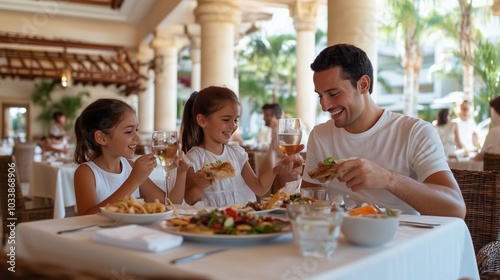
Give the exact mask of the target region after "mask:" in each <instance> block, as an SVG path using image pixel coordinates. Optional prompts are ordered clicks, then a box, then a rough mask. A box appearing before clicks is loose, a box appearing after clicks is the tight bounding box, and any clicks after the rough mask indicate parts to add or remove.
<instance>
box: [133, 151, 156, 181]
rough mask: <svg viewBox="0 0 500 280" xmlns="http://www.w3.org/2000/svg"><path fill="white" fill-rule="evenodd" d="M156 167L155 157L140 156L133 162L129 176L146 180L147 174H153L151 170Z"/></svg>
mask: <svg viewBox="0 0 500 280" xmlns="http://www.w3.org/2000/svg"><path fill="white" fill-rule="evenodd" d="M156 166H157V162H156V157H155V156H154V155H153V154H147V155H143V156H140V157H139V158H137V159H136V160H135V162H134V166H133V167H132V173H131V174H130V176H132V175H133V176H136V177H137V178H141V179H144V180H146V179H147V178H148V176H149V174H151V172H153V170H154V169H155V168H156Z"/></svg>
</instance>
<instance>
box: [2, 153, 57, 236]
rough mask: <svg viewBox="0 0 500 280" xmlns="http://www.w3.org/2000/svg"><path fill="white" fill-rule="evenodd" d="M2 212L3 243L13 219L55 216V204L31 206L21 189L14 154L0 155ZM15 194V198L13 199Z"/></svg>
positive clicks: (33, 219)
mask: <svg viewBox="0 0 500 280" xmlns="http://www.w3.org/2000/svg"><path fill="white" fill-rule="evenodd" d="M0 170H2V172H0V207H1V210H0V213H1V215H2V228H3V231H2V245H5V242H6V241H7V237H8V236H9V235H10V232H8V230H9V228H8V227H7V226H8V225H9V224H10V223H12V222H13V221H12V220H10V219H9V220H8V218H14V217H15V218H17V220H15V223H16V224H18V223H22V222H29V221H37V220H44V219H52V218H53V217H54V206H53V205H40V206H38V207H36V208H35V205H34V204H33V208H31V207H29V203H27V202H26V198H25V197H24V196H23V194H22V191H21V184H20V180H19V171H18V167H17V162H16V158H15V156H13V155H9V156H0ZM12 195H14V199H12Z"/></svg>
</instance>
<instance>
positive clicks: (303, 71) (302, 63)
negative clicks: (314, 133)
mask: <svg viewBox="0 0 500 280" xmlns="http://www.w3.org/2000/svg"><path fill="white" fill-rule="evenodd" d="M317 12H318V3H317V2H316V1H305V0H297V2H295V5H294V6H291V7H290V14H291V16H292V17H293V20H294V26H295V30H296V31H297V51H296V52H297V66H296V70H295V71H296V75H297V77H296V79H297V80H296V88H297V102H296V107H297V108H296V110H297V117H299V118H302V121H303V122H304V124H305V125H306V126H307V128H308V129H309V130H311V129H312V128H313V127H314V125H315V124H316V107H317V106H318V99H317V98H313V97H316V93H314V83H313V71H312V70H311V67H310V65H311V63H312V62H313V60H314V58H315V53H314V52H315V33H316V17H317Z"/></svg>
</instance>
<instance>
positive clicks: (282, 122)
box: [278, 118, 302, 156]
mask: <svg viewBox="0 0 500 280" xmlns="http://www.w3.org/2000/svg"><path fill="white" fill-rule="evenodd" d="M300 123H301V120H300V118H290V119H279V120H278V143H279V146H280V149H281V151H282V152H283V153H284V154H285V155H286V156H289V155H293V154H295V153H297V152H298V149H299V146H300V141H301V140H302V127H301V124H300Z"/></svg>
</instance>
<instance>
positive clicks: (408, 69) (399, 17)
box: [381, 0, 439, 116]
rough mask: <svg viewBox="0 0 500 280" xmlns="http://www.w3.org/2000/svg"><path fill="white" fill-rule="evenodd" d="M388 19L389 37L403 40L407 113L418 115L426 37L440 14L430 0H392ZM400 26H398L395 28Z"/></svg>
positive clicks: (387, 31) (386, 27) (384, 29)
mask: <svg viewBox="0 0 500 280" xmlns="http://www.w3.org/2000/svg"><path fill="white" fill-rule="evenodd" d="M387 4H388V8H389V15H390V16H389V18H388V21H389V22H388V23H387V24H385V25H384V26H383V27H382V28H381V29H382V32H384V33H385V34H387V35H389V37H391V36H392V37H398V38H396V39H398V40H402V41H403V44H404V48H403V51H402V57H401V65H402V67H403V69H404V86H403V96H404V106H403V113H404V114H406V115H410V116H417V115H418V112H417V105H418V104H417V95H418V92H419V82H418V81H419V74H420V70H421V68H422V63H423V57H422V38H423V36H424V35H426V32H427V31H429V30H431V29H429V27H431V26H433V25H435V24H436V23H437V22H438V21H439V15H438V14H437V13H435V12H433V11H431V12H429V11H428V10H426V9H425V8H424V7H431V6H432V5H431V1H428V0H417V1H413V0H388V1H387ZM394 26H396V28H394Z"/></svg>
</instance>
